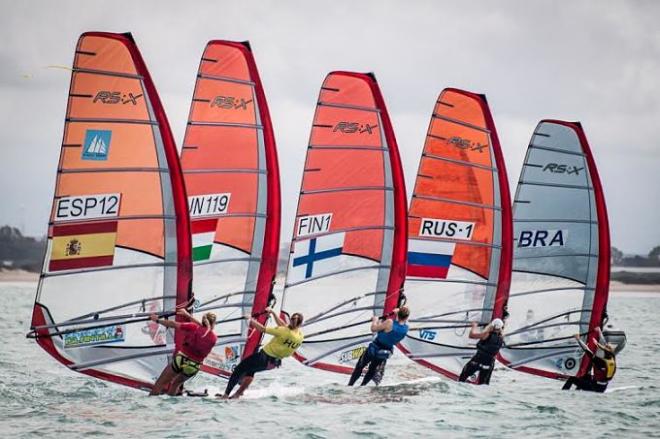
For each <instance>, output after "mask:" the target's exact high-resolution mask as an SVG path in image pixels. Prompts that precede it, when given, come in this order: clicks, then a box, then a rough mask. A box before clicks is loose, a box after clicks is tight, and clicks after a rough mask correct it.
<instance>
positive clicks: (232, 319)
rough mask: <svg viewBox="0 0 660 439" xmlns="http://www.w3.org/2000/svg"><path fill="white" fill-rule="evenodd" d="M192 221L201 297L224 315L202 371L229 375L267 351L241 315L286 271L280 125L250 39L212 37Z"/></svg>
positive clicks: (205, 306) (193, 175) (201, 85)
mask: <svg viewBox="0 0 660 439" xmlns="http://www.w3.org/2000/svg"><path fill="white" fill-rule="evenodd" d="M181 162H182V165H183V169H184V174H185V180H186V189H187V192H188V200H189V211H190V216H191V221H192V233H193V235H192V237H193V264H194V274H195V276H194V279H195V282H194V285H193V290H194V292H195V298H196V299H197V301H198V303H199V309H198V311H199V312H202V311H209V310H210V311H213V312H215V313H216V314H217V317H218V322H222V324H219V325H218V327H217V328H218V336H219V337H218V344H217V346H216V348H215V349H214V350H213V351H212V352H211V354H210V355H209V356H208V357H207V359H206V361H205V363H204V366H203V368H202V370H204V371H206V372H209V373H212V374H216V375H217V374H221V375H227V374H229V373H231V370H232V369H233V366H235V365H236V364H237V362H238V361H239V360H240V358H241V357H245V356H248V355H251V354H252V353H254V352H255V350H256V349H257V348H258V346H259V343H260V341H261V333H260V332H258V331H250V329H249V328H248V326H247V324H246V322H245V321H243V320H241V319H240V317H241V316H243V315H244V314H250V313H251V314H253V315H259V316H260V317H259V319H260V320H261V321H262V322H265V320H266V317H267V316H266V315H262V314H261V313H262V311H263V310H264V308H265V307H266V306H267V304H268V301H269V296H270V294H271V291H272V287H273V281H274V279H275V274H276V270H277V257H278V246H279V232H280V182H279V171H278V165H277V151H276V147H275V138H274V135H273V128H272V124H271V120H270V115H269V113H268V105H267V103H266V98H265V95H264V91H263V87H262V85H261V80H260V79H259V73H258V71H257V66H256V63H255V61H254V58H253V56H252V51H251V49H250V46H249V44H248V43H237V42H231V41H211V42H209V43H208V44H207V46H206V48H205V50H204V53H203V55H202V59H201V62H200V66H199V71H198V74H197V81H196V84H195V91H194V95H193V99H192V105H191V108H190V116H189V119H188V127H187V130H186V135H185V139H184V144H183V149H182V153H181Z"/></svg>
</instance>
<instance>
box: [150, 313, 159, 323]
mask: <svg viewBox="0 0 660 439" xmlns="http://www.w3.org/2000/svg"><path fill="white" fill-rule="evenodd" d="M149 320H151V321H152V322H157V321H158V314H151V315H149Z"/></svg>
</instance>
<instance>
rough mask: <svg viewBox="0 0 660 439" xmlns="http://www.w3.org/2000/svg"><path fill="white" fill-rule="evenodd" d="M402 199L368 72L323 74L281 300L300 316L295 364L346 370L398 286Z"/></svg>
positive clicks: (388, 130) (391, 145) (383, 113)
mask: <svg viewBox="0 0 660 439" xmlns="http://www.w3.org/2000/svg"><path fill="white" fill-rule="evenodd" d="M405 215H406V201H405V187H404V183H403V175H402V171H401V163H400V160H399V155H398V150H397V145H396V140H395V139H394V134H393V131H392V126H391V123H390V120H389V117H388V115H387V110H386V108H385V104H384V102H383V99H382V96H381V94H380V91H379V89H378V85H377V83H376V81H375V79H374V77H373V76H372V75H368V74H357V73H348V72H334V73H331V74H329V75H328V76H327V77H326V79H325V81H324V82H323V86H322V87H321V92H320V95H319V99H318V105H317V107H316V114H315V116H314V122H313V126H312V132H311V136H310V141H309V147H308V149H307V158H306V161H305V169H304V176H303V181H302V187H301V191H300V198H299V201H298V209H297V213H296V221H295V226H294V232H293V240H292V244H291V254H290V256H289V265H288V270H287V278H286V285H285V291H284V297H283V304H282V309H283V310H286V311H288V312H302V313H303V314H304V315H305V316H306V318H307V320H306V323H305V327H304V332H305V334H306V337H305V343H304V344H303V346H302V347H301V348H300V349H299V351H298V352H299V356H298V358H299V360H301V361H302V362H303V363H304V364H306V365H309V366H313V367H318V368H322V369H326V370H331V371H335V372H344V373H346V372H350V371H351V370H352V368H353V366H354V365H355V363H356V361H357V358H359V356H360V354H361V353H362V352H363V351H364V349H366V346H367V344H368V343H369V341H370V339H371V336H370V332H369V324H368V322H370V321H371V316H374V315H381V314H383V313H384V312H389V311H391V310H392V309H393V308H394V307H395V306H396V305H397V303H398V300H399V295H400V290H401V287H402V285H403V276H404V270H405V248H406V238H405V235H406V232H405V229H406V220H405Z"/></svg>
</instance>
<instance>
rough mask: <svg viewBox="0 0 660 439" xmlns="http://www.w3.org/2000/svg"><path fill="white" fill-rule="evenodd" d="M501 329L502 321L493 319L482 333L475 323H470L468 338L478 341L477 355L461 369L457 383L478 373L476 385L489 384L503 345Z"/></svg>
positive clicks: (502, 326)
mask: <svg viewBox="0 0 660 439" xmlns="http://www.w3.org/2000/svg"><path fill="white" fill-rule="evenodd" d="M503 328H504V322H503V321H502V319H494V320H493V321H492V322H490V324H489V325H488V326H486V329H484V330H483V332H480V331H479V330H478V329H477V323H476V322H472V330H471V331H470V334H469V337H470V338H473V339H478V340H479V342H478V343H477V353H476V354H474V356H473V357H472V358H471V359H470V361H468V363H467V364H466V365H465V367H463V371H461V375H460V377H459V378H458V381H461V382H465V381H467V379H468V378H469V377H470V376H471V375H472V374H474V373H475V372H477V371H479V376H478V378H477V384H489V383H490V376H491V374H492V373H493V367H494V366H495V356H496V355H497V353H498V352H499V351H500V348H501V347H502V345H504V336H503V335H502V329H503Z"/></svg>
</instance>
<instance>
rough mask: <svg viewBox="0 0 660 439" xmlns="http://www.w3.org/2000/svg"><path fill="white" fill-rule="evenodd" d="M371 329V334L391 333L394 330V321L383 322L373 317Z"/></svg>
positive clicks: (386, 320)
mask: <svg viewBox="0 0 660 439" xmlns="http://www.w3.org/2000/svg"><path fill="white" fill-rule="evenodd" d="M369 329H370V330H371V332H379V331H385V332H389V331H391V330H392V319H385V320H383V321H381V320H380V319H379V318H378V317H377V316H373V317H372V318H371V327H370V328H369Z"/></svg>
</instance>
